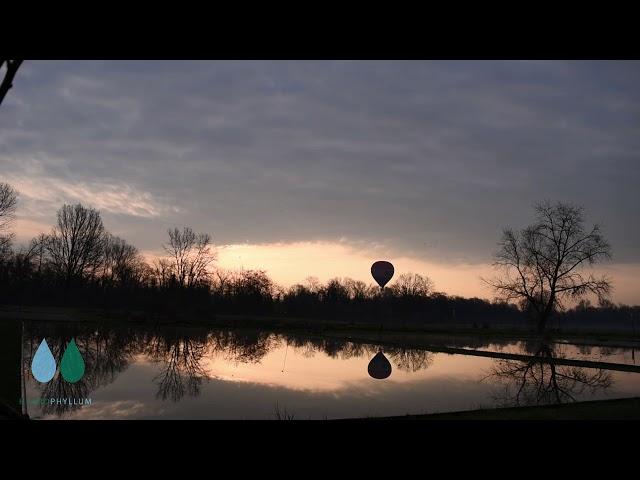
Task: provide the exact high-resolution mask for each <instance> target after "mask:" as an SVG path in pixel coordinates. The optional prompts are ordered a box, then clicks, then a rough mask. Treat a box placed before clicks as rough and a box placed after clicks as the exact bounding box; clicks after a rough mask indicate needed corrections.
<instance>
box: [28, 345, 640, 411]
mask: <svg viewBox="0 0 640 480" xmlns="http://www.w3.org/2000/svg"><path fill="white" fill-rule="evenodd" d="M261 338H262V340H260V341H259V342H263V343H264V344H265V345H267V346H268V348H266V349H265V350H264V351H262V352H261V354H260V355H257V356H246V355H245V352H244V350H242V349H240V352H238V348H239V347H238V346H237V345H235V344H233V343H229V344H225V345H226V347H225V348H220V347H219V345H218V346H217V347H216V346H215V342H213V343H212V342H210V341H208V340H207V341H204V342H203V345H204V347H203V350H202V351H201V352H200V353H201V357H200V358H199V361H198V365H197V369H196V370H193V371H190V372H191V373H193V372H195V376H194V375H192V376H191V377H190V376H189V372H185V371H180V372H178V373H177V376H175V377H171V379H170V381H166V379H167V365H168V363H167V360H166V357H165V356H164V354H163V355H161V356H159V357H158V356H157V355H155V356H154V355H150V354H148V353H132V354H131V355H130V356H129V357H128V360H127V364H126V365H125V366H124V368H122V370H121V371H119V372H118V373H117V374H115V375H112V376H111V377H110V378H109V379H107V380H106V381H101V382H98V385H99V386H97V388H95V389H93V390H92V391H91V392H90V393H89V394H88V396H90V397H91V399H92V404H91V405H87V406H83V407H81V408H78V409H75V410H73V411H67V412H65V413H64V415H62V418H73V419H154V418H158V419H274V418H275V416H276V413H275V412H276V409H277V408H278V409H280V410H281V411H285V410H286V412H287V413H289V414H292V415H294V416H295V418H297V419H308V418H311V419H323V418H351V417H374V416H387V415H405V414H418V413H432V412H445V411H457V410H468V409H474V408H480V407H493V406H496V405H497V404H498V400H497V399H496V396H497V395H498V394H500V393H501V392H502V389H503V385H502V384H501V383H500V382H499V381H498V379H496V378H493V377H492V376H491V372H492V369H494V368H495V365H496V360H494V359H492V358H484V357H474V356H465V355H450V354H446V353H432V352H424V351H420V352H417V351H409V352H402V351H400V352H397V351H396V352H386V354H387V356H388V358H389V360H390V361H391V364H392V365H393V372H392V374H391V376H390V377H389V378H388V379H386V380H375V379H373V378H371V377H369V375H368V374H367V365H368V363H369V360H370V358H371V357H372V356H373V355H374V354H375V352H376V351H377V347H376V346H374V345H368V346H365V348H360V347H357V348H356V347H348V346H343V347H341V348H342V350H341V349H340V348H337V349H336V348H334V347H332V349H329V352H327V351H324V350H323V349H322V348H320V347H318V346H316V347H314V346H313V345H310V344H306V345H300V342H298V346H292V345H290V344H288V343H289V342H288V340H286V339H284V338H281V337H275V336H267V337H266V338H267V341H266V342H265V341H264V338H265V337H261ZM259 342H258V343H259ZM80 343H82V342H80ZM243 348H248V349H249V350H250V351H251V352H252V353H253V352H254V351H255V349H254V345H253V344H251V342H249V343H246V344H244V346H243ZM523 348H524V347H523V345H521V344H519V343H515V342H512V343H506V344H505V343H504V342H503V343H501V344H488V345H487V346H486V347H485V348H484V349H487V350H488V349H492V350H495V351H498V350H501V351H503V352H506V351H509V352H517V353H522V352H523ZM556 350H557V352H558V354H559V355H560V356H566V357H569V358H584V357H586V356H587V355H588V354H587V353H586V350H585V349H584V348H581V347H576V346H572V345H561V346H559V347H557V348H556ZM189 351H191V350H189ZM604 353H605V355H604V358H600V357H601V356H602V355H601V352H600V349H599V348H598V347H594V348H592V349H591V354H592V356H593V355H595V357H596V358H592V359H595V360H601V359H604V360H606V361H609V362H618V363H631V362H627V360H629V358H630V355H631V354H630V351H629V350H625V349H607V350H606V351H605V352H604ZM239 359H240V360H239ZM247 360H248V361H247ZM583 370H585V371H588V370H592V369H583ZM607 374H608V375H610V379H611V386H610V387H608V388H602V389H594V390H593V391H584V392H578V393H577V395H576V398H578V399H585V400H586V399H590V400H591V399H592V400H595V399H602V398H619V397H627V396H637V395H638V394H640V375H639V374H637V373H627V372H608V373H607ZM163 379H164V380H165V382H164V385H165V387H166V386H167V385H170V387H171V388H174V387H175V386H176V385H177V384H178V383H179V382H183V383H182V384H181V385H182V387H181V390H180V393H179V395H175V391H173V390H171V388H169V392H168V393H167V391H165V392H164V397H163V395H162V393H161V388H160V387H159V386H160V385H161V383H162V381H163ZM514 381H518V379H514ZM189 382H191V383H189ZM39 396H40V393H39V389H38V386H37V385H36V382H35V381H34V380H33V379H32V378H30V379H29V381H28V384H27V397H28V398H31V399H33V398H38V397H39ZM29 414H30V415H31V417H32V418H59V415H58V414H57V413H48V414H45V415H42V412H41V411H40V407H38V406H34V405H31V406H30V407H29Z"/></svg>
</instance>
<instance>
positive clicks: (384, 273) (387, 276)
mask: <svg viewBox="0 0 640 480" xmlns="http://www.w3.org/2000/svg"><path fill="white" fill-rule="evenodd" d="M393 271H394V270H393V265H392V264H391V263H390V262H385V261H384V260H379V261H377V262H375V263H374V264H373V265H371V275H372V276H373V278H374V279H375V280H376V282H378V285H380V288H384V286H385V285H386V284H387V283H388V282H389V280H391V277H393Z"/></svg>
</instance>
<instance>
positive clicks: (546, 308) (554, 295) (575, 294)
mask: <svg viewBox="0 0 640 480" xmlns="http://www.w3.org/2000/svg"><path fill="white" fill-rule="evenodd" d="M535 211H536V214H537V219H536V223H534V224H533V225H531V226H529V227H527V228H525V229H524V230H522V231H520V232H514V231H513V230H511V229H507V230H505V231H504V234H503V237H502V241H501V242H500V244H499V245H500V250H499V252H498V253H497V254H496V262H495V265H496V266H497V267H500V268H502V269H503V270H504V275H503V276H502V277H501V278H500V277H496V278H494V279H492V280H488V281H487V283H488V284H489V285H491V286H492V287H493V288H494V289H495V290H496V292H497V294H498V295H500V296H502V297H503V298H505V299H507V300H510V301H511V300H516V301H519V302H521V303H522V306H523V307H524V309H525V310H526V311H528V312H530V313H531V314H532V315H533V317H534V319H535V320H536V322H537V326H538V329H539V330H540V331H543V330H544V329H545V327H546V324H547V321H548V319H549V317H550V316H551V315H552V313H554V311H557V310H560V309H562V308H563V304H562V300H563V299H565V298H572V299H574V300H578V299H580V298H581V297H583V296H584V295H586V294H588V293H593V294H595V295H597V296H598V297H599V298H602V297H605V296H606V295H608V294H609V293H610V291H611V283H610V282H609V280H608V279H607V278H605V277H601V278H596V277H595V276H594V275H593V274H589V275H588V276H585V274H583V273H582V269H583V267H584V266H586V265H593V264H594V263H596V262H598V261H600V260H603V259H608V258H610V257H611V249H610V246H609V244H608V243H607V242H606V241H605V239H604V238H603V236H602V234H601V232H600V227H599V226H598V225H594V226H593V227H592V228H591V229H590V230H585V227H584V217H583V209H582V208H581V207H576V206H572V205H567V204H563V203H557V204H555V205H552V204H550V203H548V202H545V203H542V204H538V205H537V206H536V207H535Z"/></svg>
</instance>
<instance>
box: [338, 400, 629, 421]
mask: <svg viewBox="0 0 640 480" xmlns="http://www.w3.org/2000/svg"><path fill="white" fill-rule="evenodd" d="M367 420H390V421H403V420H409V421H420V420H432V421H439V420H446V421H461V420H462V421H468V420H484V421H487V420H489V421H496V420H497V421H505V420H525V421H529V420H533V421H535V420H569V421H571V420H640V397H630V398H616V399H611V400H588V401H583V402H574V403H564V404H560V405H540V406H526V407H502V408H482V409H478V410H464V411H457V412H445V413H427V414H421V415H401V416H391V417H370V418H346V419H340V420H338V421H367Z"/></svg>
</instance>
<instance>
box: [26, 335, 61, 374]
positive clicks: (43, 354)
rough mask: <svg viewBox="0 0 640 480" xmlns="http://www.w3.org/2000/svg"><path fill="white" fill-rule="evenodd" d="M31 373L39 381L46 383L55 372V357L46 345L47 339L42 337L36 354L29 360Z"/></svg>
mask: <svg viewBox="0 0 640 480" xmlns="http://www.w3.org/2000/svg"><path fill="white" fill-rule="evenodd" d="M31 373H33V377H34V378H35V379H36V380H37V381H39V382H40V383H47V382H48V381H49V380H51V379H52V378H53V376H54V375H55V374H56V359H55V358H53V354H52V353H51V350H50V349H49V345H47V340H46V339H45V338H43V339H42V342H41V343H40V346H39V347H38V350H36V354H35V355H34V356H33V360H32V361H31Z"/></svg>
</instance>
